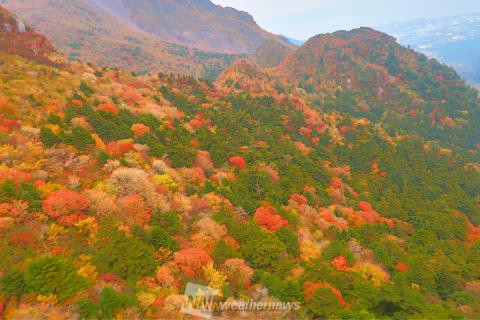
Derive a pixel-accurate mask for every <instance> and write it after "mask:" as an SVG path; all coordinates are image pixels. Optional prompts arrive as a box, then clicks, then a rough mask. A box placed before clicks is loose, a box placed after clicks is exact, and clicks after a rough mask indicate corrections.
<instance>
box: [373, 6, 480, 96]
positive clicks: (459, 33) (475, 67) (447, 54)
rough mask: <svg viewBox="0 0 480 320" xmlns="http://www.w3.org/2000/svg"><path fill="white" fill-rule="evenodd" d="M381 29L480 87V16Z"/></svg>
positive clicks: (421, 21)
mask: <svg viewBox="0 0 480 320" xmlns="http://www.w3.org/2000/svg"><path fill="white" fill-rule="evenodd" d="M379 29H381V30H382V31H384V32H387V33H388V34H391V35H393V36H395V37H396V38H397V39H398V41H399V42H400V43H401V44H403V45H405V46H411V47H412V48H413V49H415V50H418V51H420V52H422V53H425V54H426V55H428V56H429V57H434V58H437V59H438V60H440V61H441V62H444V63H447V64H449V65H451V66H452V67H454V68H455V69H456V70H457V71H458V72H459V73H460V75H461V76H462V77H463V78H465V79H466V80H468V81H469V82H470V83H471V84H475V85H476V86H477V87H478V85H479V84H480V13H473V14H465V15H457V16H450V17H445V18H438V19H420V20H413V21H406V22H400V23H393V24H389V25H385V26H382V27H379Z"/></svg>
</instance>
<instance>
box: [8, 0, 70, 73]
mask: <svg viewBox="0 0 480 320" xmlns="http://www.w3.org/2000/svg"><path fill="white" fill-rule="evenodd" d="M0 51H3V52H7V53H10V54H16V55H19V56H22V57H25V58H29V59H32V60H35V61H38V62H42V63H45V64H49V65H52V66H57V67H59V66H64V64H65V61H64V58H63V57H62V56H61V55H60V54H59V53H58V52H57V51H56V50H55V48H54V47H53V45H52V44H51V43H50V41H49V40H47V39H46V38H45V37H43V36H41V35H40V34H38V33H37V32H36V31H34V30H33V29H32V28H30V26H28V25H26V24H25V23H24V22H23V21H22V20H20V19H19V18H17V17H16V16H14V15H13V14H11V13H10V12H9V11H7V10H6V9H5V8H3V7H2V6H1V5H0Z"/></svg>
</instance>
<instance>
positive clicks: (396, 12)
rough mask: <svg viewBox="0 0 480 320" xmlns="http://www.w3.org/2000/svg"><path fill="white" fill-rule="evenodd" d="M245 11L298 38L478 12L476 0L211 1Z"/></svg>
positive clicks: (261, 22)
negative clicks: (362, 27) (341, 30)
mask: <svg viewBox="0 0 480 320" xmlns="http://www.w3.org/2000/svg"><path fill="white" fill-rule="evenodd" d="M212 1H213V2H214V3H216V4H220V5H223V6H229V7H233V8H235V9H239V10H243V11H247V12H249V13H250V14H251V15H253V17H254V18H255V21H257V23H258V24H259V25H260V26H261V27H263V28H264V29H266V30H268V31H270V32H273V33H276V34H282V35H286V36H289V37H292V38H295V39H299V40H307V39H308V38H310V37H312V36H314V35H316V34H319V33H325V32H333V31H336V30H340V29H352V28H357V27H361V26H370V27H374V26H378V25H381V24H384V23H389V22H398V21H404V20H410V19H417V18H435V17H443V16H448V15H455V14H461V13H469V12H480V0H212Z"/></svg>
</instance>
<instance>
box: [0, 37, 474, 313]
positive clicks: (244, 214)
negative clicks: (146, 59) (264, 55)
mask: <svg viewBox="0 0 480 320" xmlns="http://www.w3.org/2000/svg"><path fill="white" fill-rule="evenodd" d="M359 33H360V34H359ZM367 34H371V35H373V33H372V32H371V31H367ZM340 35H341V37H346V39H349V37H354V38H356V37H358V36H361V37H363V39H364V41H366V42H367V45H366V46H367V48H370V47H372V49H371V51H368V52H367V54H366V56H367V55H374V54H376V55H375V56H372V57H365V58H357V54H355V53H354V52H353V53H352V49H353V51H355V49H354V48H349V45H348V44H342V43H339V44H338V45H335V46H333V44H330V41H331V40H328V41H327V43H325V42H324V40H322V37H319V38H318V39H317V38H315V39H313V40H311V41H310V42H309V43H307V45H306V47H304V48H303V49H300V50H301V51H300V52H299V53H297V54H298V55H299V57H302V59H300V58H298V59H296V60H292V59H293V57H294V56H293V55H292V56H290V58H289V59H288V60H286V61H285V62H284V63H282V64H280V65H279V66H278V67H276V68H274V69H269V70H265V69H262V68H260V67H258V66H256V65H255V64H254V63H252V62H251V61H248V60H240V61H238V62H236V63H235V66H234V67H232V69H231V70H229V71H228V72H226V73H225V74H224V75H223V76H222V77H221V78H220V80H219V81H218V82H217V83H215V84H212V83H210V82H206V81H201V80H197V79H195V78H192V77H186V76H172V75H165V74H162V73H160V74H151V75H136V74H132V73H131V72H127V71H123V70H119V69H109V68H97V67H91V66H88V65H85V64H81V63H79V62H72V63H71V65H70V66H69V71H62V70H60V69H56V68H54V67H51V66H48V65H44V64H40V63H38V62H37V61H32V60H31V59H26V58H22V57H19V56H14V55H10V54H9V53H5V52H2V53H0V61H1V63H0V83H1V86H0V114H1V117H0V159H1V164H0V235H1V236H0V256H1V257H2V259H0V313H1V316H2V317H5V318H6V319H19V318H24V319H36V318H40V317H44V318H48V319H52V318H62V319H63V318H66V319H67V318H68V319H70V318H71V319H78V318H80V319H82V318H83V319H113V318H116V317H117V318H127V319H134V318H155V319H156V318H160V319H162V318H167V319H173V318H180V317H182V316H184V314H182V313H181V312H180V306H181V303H182V301H183V293H184V288H185V285H186V283H188V282H194V283H198V284H202V285H207V286H210V287H213V288H217V289H219V290H220V291H221V292H222V294H223V296H224V299H225V300H229V301H245V300H249V299H253V300H255V301H261V302H267V301H285V302H287V301H297V302H300V305H301V308H300V309H299V310H291V311H289V312H275V313H272V312H270V313H267V312H265V313H241V314H239V313H235V312H231V313H228V314H227V313H226V314H222V317H228V318H236V317H238V316H239V315H241V316H242V317H243V316H245V317H248V318H254V317H258V318H286V317H287V318H311V319H317V318H347V319H359V318H367V319H372V318H382V319H385V318H394V319H405V318H435V319H438V318H442V319H447V318H478V317H479V315H480V305H479V287H480V281H479V279H480V267H479V266H480V242H479V240H480V227H478V225H479V224H480V207H479V200H480V195H479V190H480V164H479V150H478V149H474V148H470V147H469V146H467V143H465V146H464V145H459V146H458V148H451V149H447V148H446V146H447V144H448V141H446V140H445V139H444V138H443V137H441V136H440V137H439V138H437V137H435V136H429V135H426V134H422V132H417V131H415V130H417V129H416V127H405V129H404V130H411V132H412V134H391V133H389V132H388V131H387V130H385V129H384V127H385V126H388V125H391V126H394V127H396V128H398V130H400V129H402V128H403V127H402V126H401V124H398V123H395V122H390V120H389V121H388V122H387V120H388V119H387V120H385V119H384V118H382V117H378V116H375V113H374V112H373V111H369V110H370V109H367V108H364V109H365V110H364V111H358V110H356V109H355V108H356V105H355V104H352V103H351V102H352V101H357V102H360V101H362V100H365V102H364V103H365V104H367V102H368V103H369V106H370V105H372V106H373V105H374V103H377V102H378V103H380V102H379V101H384V103H385V105H384V106H382V107H381V106H376V105H375V108H373V107H372V110H384V111H386V110H388V111H390V112H396V113H397V114H402V113H404V112H409V111H410V110H411V109H414V108H418V109H420V110H421V111H420V113H422V112H428V110H429V109H428V108H429V105H428V104H427V102H425V104H424V103H420V102H419V103H418V105H417V104H414V105H411V104H407V103H411V101H412V100H411V99H414V97H410V99H407V98H405V97H403V96H402V95H400V93H395V94H396V95H390V94H387V93H385V96H382V97H377V96H374V95H373V94H372V93H371V92H370V91H367V92H366V93H365V94H364V95H362V90H361V89H363V88H364V89H366V90H367V89H368V88H367V87H364V86H365V83H364V80H363V79H362V77H363V76H365V75H366V74H371V73H372V72H373V71H372V70H376V73H375V78H374V79H376V77H377V76H378V77H383V78H384V79H386V80H389V79H391V78H392V79H391V83H389V84H388V86H385V88H386V89H385V91H384V92H389V90H391V91H392V92H397V91H400V88H402V90H405V91H406V92H405V93H404V94H405V95H410V93H412V92H413V93H415V94H416V95H418V97H417V99H419V100H421V101H429V100H428V99H430V98H431V97H432V96H433V95H436V94H438V93H437V92H436V91H435V90H434V89H433V88H434V87H435V85H436V84H437V82H433V81H434V80H433V79H436V78H435V77H437V76H438V75H443V74H444V75H445V76H446V78H445V79H444V80H442V81H441V80H435V81H439V82H440V83H444V82H443V81H445V84H444V85H442V86H441V87H440V89H438V90H446V93H448V94H449V97H450V96H451V97H452V99H456V101H457V104H458V108H459V109H460V110H463V109H464V108H470V109H467V111H468V112H470V110H474V109H475V105H476V102H475V101H472V104H471V105H470V104H468V105H465V104H463V102H464V101H467V102H470V99H473V98H472V97H471V96H470V95H469V91H468V89H467V88H466V87H464V86H463V85H461V84H460V83H458V84H456V85H455V83H456V82H455V81H454V80H455V79H456V78H455V74H454V73H452V74H449V72H450V69H445V68H444V67H442V66H438V67H437V65H436V64H435V63H434V62H431V61H428V60H427V61H424V62H423V64H421V65H419V69H418V70H417V71H416V72H414V75H417V76H418V79H416V80H409V79H410V78H409V77H410V76H407V77H406V78H405V80H402V83H397V82H399V81H400V80H398V79H400V76H399V75H398V76H396V75H395V73H396V72H395V73H394V71H384V70H383V69H381V70H380V69H378V68H377V67H373V65H374V66H376V65H379V64H381V63H385V62H386V61H387V60H389V59H388V55H389V54H390V52H392V51H390V49H391V46H394V48H393V53H394V54H395V56H396V57H397V54H398V55H399V56H398V57H397V59H398V61H399V63H398V65H399V69H400V71H398V69H397V72H403V71H402V70H403V69H402V68H405V65H406V64H407V63H408V64H409V65H412V66H416V65H417V63H419V62H418V60H416V59H420V58H418V56H417V55H415V54H414V53H410V51H405V52H404V50H406V49H402V48H397V47H395V45H394V44H393V43H392V42H390V41H389V38H388V37H387V38H384V36H380V38H374V39H370V38H371V37H370V36H367V35H365V30H361V31H355V32H353V33H352V34H344V33H341V34H340ZM330 37H331V36H327V38H328V39H329V38H330ZM317 40H318V41H319V42H320V43H321V44H322V43H325V45H324V46H322V45H319V44H317V43H316V42H317ZM333 40H335V39H333ZM333 40H332V41H333ZM348 41H350V40H348ZM355 43H356V44H357V45H360V46H361V45H362V42H361V41H360V40H359V39H357V40H356V41H355ZM332 46H333V47H332ZM335 48H337V49H335ZM375 48H377V49H376V50H378V51H376V50H375ZM382 48H390V49H389V50H386V51H385V49H382ZM324 50H325V52H326V53H327V56H328V59H330V60H328V61H334V62H338V63H340V62H341V61H344V62H343V63H342V64H340V65H338V68H339V70H345V73H346V74H347V75H349V76H350V77H352V81H351V82H350V83H351V87H346V85H348V82H347V83H346V84H345V83H344V82H343V79H342V78H341V73H340V72H339V71H332V70H327V66H326V64H324V63H322V61H321V60H320V59H323V57H324ZM397 50H398V51H397ZM317 51H318V52H319V53H322V54H318V55H317V53H316V52H317ZM337 51H339V52H337ZM343 51H346V52H349V54H345V55H343V54H341V52H343ZM387 52H388V54H387ZM386 54H387V57H385V55H386ZM404 54H405V55H404ZM360 56H363V55H362V54H361V53H360ZM390 60H392V59H390ZM294 61H298V63H306V62H308V63H310V64H311V66H312V70H311V73H309V72H307V69H304V67H303V66H302V65H296V62H294ZM367 61H370V62H369V63H370V64H371V65H372V66H371V65H367ZM394 65H395V64H394ZM420 66H421V67H420ZM328 67H329V68H332V67H333V66H331V65H330V64H328ZM377 69H378V70H377ZM385 69H387V67H385ZM302 70H303V71H302ZM414 70H415V69H414ZM286 72H289V74H291V75H293V76H294V77H293V82H291V81H290V79H289V78H284V79H281V78H278V76H277V74H286ZM324 73H325V74H328V75H329V76H331V75H333V76H336V77H333V76H332V82H328V83H326V85H322V84H323V83H324V82H320V83H318V80H315V79H323V74H324ZM430 73H432V74H433V77H432V76H430ZM311 77H313V78H314V79H312V78H311ZM339 77H340V78H339ZM255 78H256V79H257V80H258V82H257V83H255V82H254V81H253V80H255ZM346 80H348V79H345V81H346ZM415 81H421V82H420V83H423V82H425V84H426V86H425V88H424V89H425V90H424V91H421V88H422V87H420V88H417V89H415V88H414V85H413V83H415ZM296 85H298V86H299V87H296ZM309 85H312V86H313V87H314V88H313V89H312V90H310V89H309ZM318 85H321V86H319V87H318V88H315V87H316V86H318ZM327 85H328V87H327ZM339 85H342V86H345V88H342V89H341V90H340V89H339V88H338V86H339ZM378 85H379V83H377V82H372V87H373V88H374V89H372V90H375V91H376V90H377V89H378V87H376V86H378ZM300 86H301V87H302V88H301V87H300ZM430 86H431V87H430ZM327 88H328V89H331V88H335V90H333V91H331V92H330V91H328V90H327ZM430 88H432V89H430ZM429 90H434V91H433V93H431V92H430V91H429ZM348 92H350V95H347V93H348ZM461 92H463V93H461ZM441 94H444V91H441ZM393 97H395V98H397V97H400V98H403V99H404V100H403V101H404V103H405V104H404V105H400V104H396V103H395V102H394V99H393ZM443 99H445V100H446V101H447V102H446V103H445V106H446V107H445V110H446V111H445V112H448V114H449V115H450V114H452V115H451V117H452V119H453V120H455V119H454V117H456V116H454V113H453V111H452V110H453V105H454V103H455V102H454V101H451V102H450V101H449V99H450V98H446V97H445V96H444V97H443ZM442 105H443V104H442ZM347 106H350V107H352V109H348V108H347ZM439 108H440V107H439ZM425 110H427V111H425ZM356 112H358V113H356ZM362 112H364V113H362ZM382 112H383V111H382ZM438 112H440V111H438ZM462 115H463V113H462ZM407 116H410V115H407ZM463 116H464V117H465V120H466V121H470V118H469V117H470V115H467V114H465V115H463ZM366 117H370V119H371V120H368V119H367V118H366ZM444 121H445V120H444ZM455 121H457V120H455ZM427 126H432V123H431V122H429V123H428V124H427ZM432 128H433V127H432ZM468 128H469V127H468V126H465V127H458V128H457V129H456V130H457V131H455V132H457V134H458V135H459V136H461V135H468V131H467V130H476V129H474V128H475V127H472V128H473V129H468ZM432 130H433V129H432ZM435 130H437V129H435ZM438 130H440V127H438ZM413 133H415V134H413ZM472 134H473V137H469V138H470V139H472V141H475V139H478V136H479V135H478V131H472ZM452 139H456V138H455V136H452ZM453 141H455V140H453ZM468 143H470V142H468ZM265 289H267V290H265Z"/></svg>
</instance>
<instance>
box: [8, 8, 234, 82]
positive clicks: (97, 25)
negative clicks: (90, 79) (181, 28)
mask: <svg viewBox="0 0 480 320" xmlns="http://www.w3.org/2000/svg"><path fill="white" fill-rule="evenodd" d="M5 6H6V7H7V8H8V9H10V10H11V11H13V12H15V13H17V14H18V15H19V16H20V17H22V19H24V20H25V21H28V22H29V23H31V25H32V26H33V27H35V28H36V29H37V30H39V31H40V32H42V33H43V34H45V35H46V36H48V37H49V39H50V40H51V41H52V42H53V43H54V44H55V45H56V46H57V47H58V48H60V49H62V50H63V51H64V52H66V53H67V54H68V55H69V58H70V59H71V60H77V59H81V60H82V61H87V62H91V63H94V64H96V65H101V66H110V67H121V68H125V69H128V70H132V71H136V72H147V71H148V72H158V71H161V72H165V73H181V74H190V75H195V76H199V77H204V78H214V77H215V76H216V75H217V74H218V73H219V72H221V71H222V70H223V69H224V68H225V67H226V66H227V65H229V64H230V63H231V62H232V61H233V60H234V59H236V58H238V57H237V56H236V55H226V54H218V53H209V52H204V51H201V50H196V49H190V48H187V47H185V46H181V45H177V44H172V43H168V42H165V41H163V40H161V39H160V38H159V37H157V36H153V35H150V34H148V33H146V32H144V31H142V30H140V29H139V28H138V27H136V26H134V25H132V24H130V23H128V22H126V20H125V19H121V18H117V17H116V16H113V15H110V14H109V12H107V11H105V10H104V9H101V8H99V7H97V6H96V5H95V4H92V3H91V2H90V1H89V0H78V1H72V0H67V1H63V0H38V1H27V0H7V1H5Z"/></svg>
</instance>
